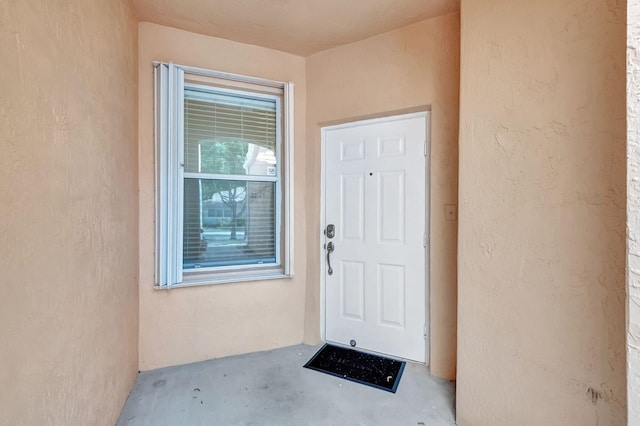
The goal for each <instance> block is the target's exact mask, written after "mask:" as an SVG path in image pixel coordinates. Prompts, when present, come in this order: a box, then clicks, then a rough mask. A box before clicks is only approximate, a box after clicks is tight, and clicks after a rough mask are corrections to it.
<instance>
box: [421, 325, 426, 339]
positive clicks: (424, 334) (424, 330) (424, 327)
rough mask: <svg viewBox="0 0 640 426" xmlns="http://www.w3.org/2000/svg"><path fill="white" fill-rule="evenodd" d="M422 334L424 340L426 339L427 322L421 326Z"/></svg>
mask: <svg viewBox="0 0 640 426" xmlns="http://www.w3.org/2000/svg"><path fill="white" fill-rule="evenodd" d="M422 336H423V337H424V340H427V324H426V323H425V324H424V326H423V327H422Z"/></svg>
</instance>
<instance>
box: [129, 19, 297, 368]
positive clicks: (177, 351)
mask: <svg viewBox="0 0 640 426" xmlns="http://www.w3.org/2000/svg"><path fill="white" fill-rule="evenodd" d="M153 61H173V62H174V63H176V64H181V65H189V66H195V67H201V68H207V69H212V70H217V71H225V72H231V73H236V74H244V75H249V76H254V77H260V78H266V79H271V80H278V81H292V82H293V83H294V84H295V100H294V103H295V123H294V124H295V160H294V161H295V163H296V166H295V213H296V214H295V252H296V255H295V276H294V278H292V279H284V280H269V281H253V282H246V283H232V284H217V285H211V286H200V287H191V288H177V289H173V290H154V289H153V285H154V140H153V65H152V63H153ZM138 63H139V75H140V81H139V96H140V97H139V114H140V141H139V144H140V159H139V168H140V369H142V370H150V369H154V368H159V367H165V366H169V365H177V364H185V363H189V362H194V361H201V360H205V359H211V358H219V357H223V356H228V355H235V354H240V353H247V352H254V351H260V350H267V349H272V348H276V347H282V346H288V345H294V344H299V343H301V342H302V336H303V326H304V294H305V287H304V278H305V269H306V268H305V228H304V220H305V218H304V205H305V193H304V188H305V184H304V182H305V170H304V158H305V141H304V125H305V107H306V98H305V96H306V88H305V61H304V58H302V57H299V56H295V55H290V54H287V53H283V52H279V51H276V50H270V49H265V48H262V47H257V46H251V45H247V44H242V43H237V42H232V41H228V40H223V39H218V38H213V37H207V36H203V35H200V34H194V33H190V32H186V31H181V30H176V29H173V28H169V27H164V26H160V25H155V24H150V23H145V22H142V23H140V24H139V62H138Z"/></svg>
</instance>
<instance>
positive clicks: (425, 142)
mask: <svg viewBox="0 0 640 426" xmlns="http://www.w3.org/2000/svg"><path fill="white" fill-rule="evenodd" d="M424 156H425V157H426V156H427V141H424Z"/></svg>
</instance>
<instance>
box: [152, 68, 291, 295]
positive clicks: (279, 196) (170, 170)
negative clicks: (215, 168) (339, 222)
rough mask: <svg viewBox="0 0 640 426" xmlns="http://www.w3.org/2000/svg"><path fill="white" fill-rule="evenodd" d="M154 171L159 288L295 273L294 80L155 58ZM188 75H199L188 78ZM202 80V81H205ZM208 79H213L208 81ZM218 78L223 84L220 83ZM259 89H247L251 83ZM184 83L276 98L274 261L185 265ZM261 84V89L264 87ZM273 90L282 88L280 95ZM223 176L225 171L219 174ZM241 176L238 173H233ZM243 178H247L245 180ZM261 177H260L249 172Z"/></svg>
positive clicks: (156, 271)
mask: <svg viewBox="0 0 640 426" xmlns="http://www.w3.org/2000/svg"><path fill="white" fill-rule="evenodd" d="M153 65H154V84H155V86H154V108H155V109H154V125H155V126H154V127H155V149H156V152H155V176H156V187H155V191H156V194H155V195H156V197H155V211H156V228H155V239H156V245H155V246H156V256H155V260H156V270H155V288H159V289H168V288H175V287H187V286H194V285H209V284H218V283H230V282H244V281H255V280H267V279H277V278H288V277H292V276H293V254H294V250H293V219H294V214H293V206H294V200H293V170H294V169H293V87H294V85H293V83H291V82H288V83H285V82H279V81H273V80H265V79H261V78H256V77H249V76H244V75H239V74H231V73H226V72H220V71H212V70H206V69H202V68H195V67H189V66H182V65H176V64H173V63H171V62H169V63H167V62H154V63H153ZM189 77H192V78H194V79H195V80H189ZM203 79H204V83H203V82H202V81H203ZM207 79H209V80H207ZM220 83H224V85H221V84H220ZM248 86H249V87H251V88H253V89H255V90H247V87H248ZM185 87H187V88H188V87H193V88H195V89H196V90H198V88H202V89H204V90H207V89H208V90H210V91H214V92H220V93H232V94H248V95H250V96H252V97H255V98H263V97H265V98H269V99H272V100H273V99H275V100H276V117H277V118H276V120H277V123H276V158H277V159H278V163H277V169H276V170H277V173H276V174H277V176H276V177H277V180H276V181H275V185H276V191H275V200H274V202H275V203H276V229H275V241H274V243H275V246H276V262H275V263H273V264H267V265H264V264H253V265H229V266H217V267H206V268H194V269H184V268H183V259H182V256H183V238H184V232H183V224H184V223H183V222H184V218H183V205H184V181H185V179H187V178H193V176H190V175H192V174H193V173H185V171H184V113H185V112H184V94H185ZM260 89H263V90H260ZM273 92H280V94H279V95H277V94H273ZM220 176H222V175H220ZM232 177H233V178H234V179H237V178H238V177H239V176H236V175H229V176H228V178H232ZM242 180H244V179H242ZM246 180H247V181H260V180H262V179H261V178H260V176H246Z"/></svg>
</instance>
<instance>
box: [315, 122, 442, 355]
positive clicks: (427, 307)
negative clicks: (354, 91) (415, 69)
mask: <svg viewBox="0 0 640 426" xmlns="http://www.w3.org/2000/svg"><path fill="white" fill-rule="evenodd" d="M417 117H424V118H425V119H426V120H425V121H426V126H427V128H426V141H425V144H426V145H425V150H426V152H425V153H426V155H425V179H426V180H427V185H426V186H425V190H426V193H425V212H426V215H425V218H424V220H425V232H426V234H427V247H426V250H425V269H426V270H425V301H424V302H425V319H424V321H425V324H426V325H427V330H426V338H425V345H426V347H425V351H426V365H427V367H430V361H431V357H430V355H431V353H430V349H431V330H430V328H431V321H430V318H431V309H430V301H431V285H430V272H431V262H430V259H431V255H430V252H431V250H430V249H431V228H430V218H431V122H430V118H431V113H430V112H429V111H423V112H414V113H409V114H401V115H391V116H386V117H379V118H373V119H367V120H359V121H352V122H348V123H343V124H337V125H332V126H325V127H322V128H321V129H320V134H321V144H320V229H319V232H320V234H319V235H320V259H319V260H320V339H321V340H322V341H323V342H326V315H325V312H326V294H325V290H326V275H325V271H326V267H327V262H326V252H325V249H324V225H325V189H326V188H325V169H326V156H325V151H326V133H327V131H329V130H335V129H344V128H349V127H357V126H362V125H366V124H376V123H388V122H393V121H398V120H405V119H410V118H417Z"/></svg>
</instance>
